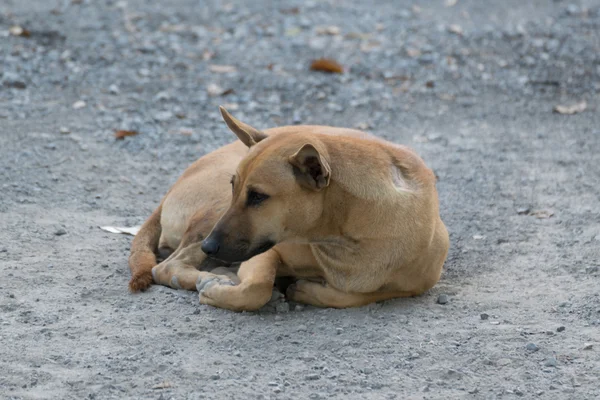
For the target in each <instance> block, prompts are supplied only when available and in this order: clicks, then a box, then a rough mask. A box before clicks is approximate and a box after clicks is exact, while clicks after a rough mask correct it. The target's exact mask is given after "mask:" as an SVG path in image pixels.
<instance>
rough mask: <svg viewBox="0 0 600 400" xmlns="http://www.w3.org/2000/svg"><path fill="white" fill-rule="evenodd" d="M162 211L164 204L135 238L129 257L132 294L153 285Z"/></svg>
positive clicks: (155, 211)
mask: <svg viewBox="0 0 600 400" xmlns="http://www.w3.org/2000/svg"><path fill="white" fill-rule="evenodd" d="M161 210H162V204H161V205H159V206H158V208H157V209H156V210H154V212H153V213H152V215H151V216H150V218H148V220H147V221H146V222H145V223H144V225H142V227H141V229H140V231H139V232H138V233H137V235H135V237H134V238H133V242H132V244H131V254H130V255H129V269H130V270H131V280H130V281H129V290H131V291H132V292H139V291H140V290H144V289H147V288H148V287H149V286H150V285H151V284H152V267H154V266H155V265H156V252H157V251H158V240H159V239H160V234H161V231H162V228H161V226H160V214H161Z"/></svg>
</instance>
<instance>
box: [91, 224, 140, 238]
mask: <svg viewBox="0 0 600 400" xmlns="http://www.w3.org/2000/svg"><path fill="white" fill-rule="evenodd" d="M99 228H100V229H102V230H103V231H106V232H110V233H124V234H126V235H131V236H135V235H137V233H138V232H139V231H140V228H141V226H132V227H129V228H127V227H118V226H100V227H99Z"/></svg>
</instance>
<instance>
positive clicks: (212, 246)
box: [201, 237, 219, 256]
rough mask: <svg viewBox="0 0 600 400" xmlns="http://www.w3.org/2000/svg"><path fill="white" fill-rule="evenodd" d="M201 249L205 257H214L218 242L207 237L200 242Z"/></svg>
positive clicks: (217, 250) (217, 249)
mask: <svg viewBox="0 0 600 400" xmlns="http://www.w3.org/2000/svg"><path fill="white" fill-rule="evenodd" d="M201 249H202V251H203V252H204V254H206V255H207V256H214V255H215V254H217V253H218V252H219V242H218V241H216V240H214V239H211V238H209V237H208V238H206V239H204V240H203V241H202V246H201Z"/></svg>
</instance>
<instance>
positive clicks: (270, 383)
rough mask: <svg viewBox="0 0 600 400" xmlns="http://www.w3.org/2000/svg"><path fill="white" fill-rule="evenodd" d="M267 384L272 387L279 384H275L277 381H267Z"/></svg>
mask: <svg viewBox="0 0 600 400" xmlns="http://www.w3.org/2000/svg"><path fill="white" fill-rule="evenodd" d="M267 385H269V386H273V387H275V386H279V385H278V384H277V382H269V383H267Z"/></svg>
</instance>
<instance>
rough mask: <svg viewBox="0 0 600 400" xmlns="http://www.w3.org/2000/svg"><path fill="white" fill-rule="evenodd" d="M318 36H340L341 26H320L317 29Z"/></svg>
mask: <svg viewBox="0 0 600 400" xmlns="http://www.w3.org/2000/svg"><path fill="white" fill-rule="evenodd" d="M316 32H317V35H332V36H335V35H339V34H340V32H341V29H340V27H339V26H335V25H330V26H318V27H317V29H316Z"/></svg>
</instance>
